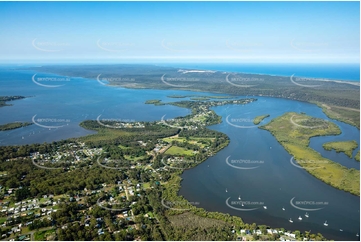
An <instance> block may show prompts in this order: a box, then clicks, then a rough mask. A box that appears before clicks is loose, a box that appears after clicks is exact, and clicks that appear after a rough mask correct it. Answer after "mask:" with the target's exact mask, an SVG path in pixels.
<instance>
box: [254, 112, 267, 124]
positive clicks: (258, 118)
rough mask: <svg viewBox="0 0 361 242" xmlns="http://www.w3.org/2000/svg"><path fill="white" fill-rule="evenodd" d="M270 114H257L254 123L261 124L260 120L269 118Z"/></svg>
mask: <svg viewBox="0 0 361 242" xmlns="http://www.w3.org/2000/svg"><path fill="white" fill-rule="evenodd" d="M269 116H270V115H269V114H266V115H261V116H257V117H255V118H254V120H253V123H254V124H255V125H257V124H259V123H260V122H262V120H263V119H265V118H268V117H269Z"/></svg>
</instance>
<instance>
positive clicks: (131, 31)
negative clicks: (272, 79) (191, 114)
mask: <svg viewBox="0 0 361 242" xmlns="http://www.w3.org/2000/svg"><path fill="white" fill-rule="evenodd" d="M0 16H1V18H0V36H1V38H0V63H27V62H29V63H137V62H140V63H148V62H151V63H152V62H157V63H161V62H177V63H179V62H185V63H186V62H205V63H207V62H211V63H359V61H360V3H359V2H0Z"/></svg>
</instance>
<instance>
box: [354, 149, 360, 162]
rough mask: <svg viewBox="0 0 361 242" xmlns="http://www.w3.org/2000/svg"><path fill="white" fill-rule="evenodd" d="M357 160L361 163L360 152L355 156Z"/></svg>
mask: <svg viewBox="0 0 361 242" xmlns="http://www.w3.org/2000/svg"><path fill="white" fill-rule="evenodd" d="M355 160H356V161H358V162H360V150H359V151H358V152H357V154H356V155H355Z"/></svg>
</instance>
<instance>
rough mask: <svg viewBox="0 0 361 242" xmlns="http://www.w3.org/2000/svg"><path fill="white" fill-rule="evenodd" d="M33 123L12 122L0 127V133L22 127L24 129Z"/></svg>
mask: <svg viewBox="0 0 361 242" xmlns="http://www.w3.org/2000/svg"><path fill="white" fill-rule="evenodd" d="M32 124H33V123H29V122H23V123H22V122H14V123H7V124H2V125H0V131H6V130H12V129H18V128H22V127H26V126H29V125H32Z"/></svg>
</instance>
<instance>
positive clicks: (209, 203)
mask: <svg viewBox="0 0 361 242" xmlns="http://www.w3.org/2000/svg"><path fill="white" fill-rule="evenodd" d="M34 74H35V73H34V72H32V71H12V70H7V69H0V77H1V78H0V95H1V96H2V95H8V96H10V95H22V96H27V97H28V98H26V99H23V100H18V101H13V102H10V103H11V104H13V106H9V107H2V108H0V123H1V124H4V123H8V122H14V121H23V122H24V121H27V122H31V121H32V118H33V117H34V115H36V116H35V118H34V119H35V120H37V119H51V120H53V121H52V122H45V123H42V124H43V125H53V126H62V127H61V128H57V129H49V128H43V127H39V126H37V125H31V126H28V127H24V128H21V129H17V130H11V131H5V132H0V145H13V144H30V143H42V142H50V141H55V140H61V139H66V138H70V137H79V136H83V135H86V134H90V133H93V132H91V131H87V130H85V129H83V128H81V127H79V126H78V125H79V123H80V122H81V121H83V120H86V119H96V118H97V117H98V116H99V115H101V118H104V119H118V120H125V121H126V120H128V121H155V120H160V119H161V117H162V116H163V115H166V118H172V117H177V116H184V115H186V114H189V113H190V111H189V110H187V109H182V108H178V107H174V106H170V105H169V106H168V105H166V106H153V105H146V104H144V102H145V101H146V100H149V99H161V100H162V101H165V102H168V101H177V100H183V99H172V98H167V96H168V95H175V94H176V95H212V94H210V93H197V92H186V91H163V90H132V89H124V88H118V87H117V88H116V87H108V86H103V85H101V84H100V83H98V82H97V81H95V80H90V79H83V78H72V79H71V80H70V81H69V82H67V83H63V84H64V86H61V87H57V88H46V87H43V86H39V85H36V84H35V83H34V82H32V76H33V75H34ZM41 75H42V74H39V76H41ZM43 76H45V74H43ZM46 76H48V77H49V76H51V77H59V76H56V75H48V74H47V75H46ZM217 95H219V94H217ZM256 98H258V101H257V102H254V103H251V104H247V105H243V106H236V105H227V106H222V107H217V108H215V109H214V110H215V111H216V113H217V114H219V115H221V116H222V120H223V122H222V123H221V124H219V125H215V126H212V127H211V128H212V129H215V130H218V131H221V132H223V133H226V134H227V135H228V136H229V137H230V139H231V142H230V144H229V146H227V147H226V148H225V149H223V150H222V151H220V152H219V153H217V154H216V155H215V156H213V157H210V158H209V159H208V160H207V161H205V162H203V163H202V164H200V165H199V166H197V167H195V168H194V169H190V170H187V171H185V172H184V173H183V175H182V177H183V181H182V188H181V191H180V194H181V195H183V196H185V197H186V198H187V199H188V200H189V201H191V202H199V203H200V207H203V208H205V209H207V210H209V211H219V212H226V213H230V214H232V215H237V216H240V217H242V218H243V219H244V220H245V221H246V222H249V223H253V222H256V223H259V224H267V225H269V226H272V227H284V228H286V229H292V230H295V229H299V230H300V231H305V230H311V232H313V233H315V232H321V233H322V234H323V235H324V236H326V237H327V238H329V239H336V240H358V237H356V233H359V226H360V219H359V216H360V212H359V206H360V199H359V197H357V196H353V195H351V194H348V193H345V192H342V191H339V190H337V189H334V188H332V187H330V186H328V185H326V184H325V183H323V182H321V181H319V180H318V179H316V178H314V177H312V176H311V175H310V174H308V173H307V172H306V171H305V170H303V169H300V168H298V167H296V166H294V165H292V164H291V162H290V158H291V156H290V155H289V154H288V153H287V152H286V151H285V150H284V148H283V147H282V146H280V145H279V144H278V142H277V141H276V140H275V138H274V137H273V136H272V135H271V134H270V133H269V132H268V131H265V130H261V129H258V128H247V129H242V128H237V127H234V126H232V125H230V124H229V123H228V122H226V119H227V117H228V120H229V121H231V120H232V119H236V120H243V121H242V122H248V121H249V120H252V119H253V118H254V117H256V116H258V115H263V114H270V115H271V116H270V117H269V118H267V119H265V120H264V121H262V123H261V124H265V123H267V122H269V121H270V120H271V119H273V118H275V117H277V116H280V115H282V114H283V113H284V112H288V111H295V112H305V113H306V114H308V115H312V116H314V117H320V118H323V119H327V120H329V119H328V118H327V117H326V115H324V114H323V113H322V110H321V109H320V108H318V107H317V106H315V105H311V104H308V103H303V102H297V101H291V100H283V99H277V98H266V97H256ZM54 120H55V121H54ZM330 121H332V122H334V123H336V124H337V125H338V126H339V127H340V129H341V130H342V134H341V135H339V136H327V137H315V138H312V139H311V143H310V146H311V147H312V148H314V149H315V150H317V151H318V152H320V153H321V154H322V155H323V156H325V157H327V158H331V159H333V160H335V161H336V162H339V163H341V164H343V165H345V166H347V167H353V168H355V169H359V163H358V162H356V161H355V160H353V159H350V158H348V157H347V156H345V155H344V154H336V153H335V152H333V151H325V150H323V148H322V144H323V143H324V142H327V141H334V140H351V139H352V140H356V141H357V142H358V143H359V140H360V133H359V131H358V130H357V129H356V128H354V127H352V126H350V125H347V124H344V123H341V122H337V121H334V120H330ZM234 124H236V125H252V124H251V123H234ZM354 154H355V152H354ZM227 157H229V160H232V159H236V160H250V161H252V162H255V163H254V164H244V166H245V167H248V168H250V167H252V166H258V167H257V168H255V169H248V170H241V169H236V168H234V167H231V166H229V165H228V164H227V163H226V159H227ZM226 189H227V192H226ZM239 196H240V197H241V199H242V201H250V202H256V203H258V205H245V206H244V207H241V206H239V205H234V206H235V207H237V208H258V209H257V210H253V211H247V212H245V211H239V210H236V209H232V208H230V207H228V206H227V205H226V200H227V199H228V198H229V200H228V204H232V201H240V200H238V197H239ZM292 198H294V200H293V203H292V204H296V203H297V201H308V202H312V201H313V202H317V203H318V204H317V205H316V204H313V205H310V204H308V205H302V204H301V205H300V204H298V205H297V206H299V207H303V208H306V209H318V208H320V209H319V210H317V211H309V212H308V213H309V218H305V216H304V214H305V211H304V210H299V209H296V208H295V207H293V206H291V203H290V201H291V199H292ZM320 202H322V203H323V204H321V203H320ZM260 204H262V205H260ZM320 204H321V205H320ZM263 206H267V209H264V208H263ZM282 207H284V208H285V210H284V211H283V210H282ZM299 216H302V217H303V220H302V221H300V220H298V219H297V218H298V217H299ZM290 218H292V219H293V221H294V223H293V224H291V223H290V222H289V221H288V219H290ZM326 220H327V221H328V224H329V226H328V227H325V226H324V225H323V223H324V222H325V221H326ZM339 229H343V232H340V231H339Z"/></svg>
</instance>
